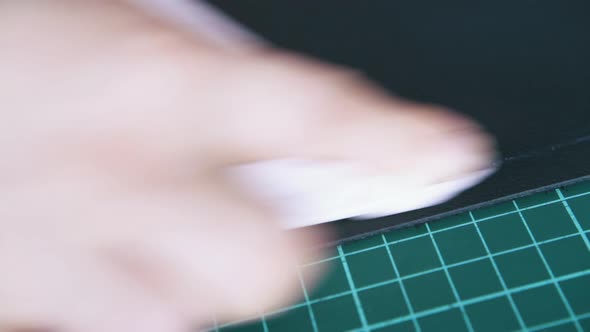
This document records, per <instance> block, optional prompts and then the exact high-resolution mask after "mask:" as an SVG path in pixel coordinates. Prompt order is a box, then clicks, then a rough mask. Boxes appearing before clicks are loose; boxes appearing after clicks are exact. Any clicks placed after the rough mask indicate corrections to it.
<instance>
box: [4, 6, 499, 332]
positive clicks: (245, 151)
mask: <svg viewBox="0 0 590 332" xmlns="http://www.w3.org/2000/svg"><path fill="white" fill-rule="evenodd" d="M0 73H2V77H1V78H0V152H1V153H2V158H1V160H0V184H1V186H0V229H1V231H0V331H2V332H4V331H15V330H17V331H18V330H22V329H32V328H52V329H54V330H57V331H64V332H68V331H72V332H74V331H84V332H85V331H89V332H94V331H116V332H117V331H147V332H152V331H153V332H164V331H168V332H181V331H186V330H187V329H188V328H190V327H193V326H206V325H207V324H209V323H210V322H211V317H212V316H215V317H217V319H218V320H220V321H226V320H233V319H241V318H244V317H249V316H252V315H255V314H256V313H257V312H258V311H259V310H261V309H264V308H266V307H270V306H274V307H276V306H277V305H279V304H284V303H288V302H289V301H291V300H293V296H294V294H295V293H296V292H295V290H296V289H297V288H298V287H299V279H298V276H297V273H296V272H295V271H296V270H295V268H294V266H295V262H296V261H297V260H298V259H307V260H308V259H312V258H313V257H318V255H321V253H318V252H317V251H309V250H304V248H307V247H308V246H309V243H311V242H314V238H317V237H321V236H327V235H326V234H312V233H305V234H301V233H298V235H294V234H293V233H285V232H283V231H281V230H280V228H279V227H278V225H277V222H276V221H277V218H278V217H277V216H276V215H275V214H274V212H273V211H272V210H271V209H270V208H269V207H268V206H265V205H264V202H257V201H254V200H253V199H250V198H248V197H246V196H245V195H243V194H242V193H241V192H239V191H238V190H237V189H236V188H233V187H232V186H231V185H230V184H228V183H227V182H226V181H224V179H223V177H222V176H221V174H222V173H223V170H224V169H225V167H227V166H229V165H234V164H238V163H242V162H248V161H256V160H264V159H271V158H285V157H296V158H307V159H312V160H346V161H353V162H357V163H358V164H359V165H360V166H361V167H365V168H366V169H368V170H370V171H371V172H376V173H380V172H383V173H391V172H396V173H399V174H419V175H420V176H423V178H424V179H425V181H429V182H433V183H434V182H437V181H441V180H444V179H449V178H453V177H456V176H460V175H461V174H464V173H467V172H469V171H473V170H477V169H481V168H485V167H487V166H488V165H489V163H490V161H491V159H492V158H493V156H494V154H493V143H492V140H491V139H490V138H489V137H488V136H487V135H486V134H485V133H483V131H482V130H481V129H480V128H479V127H478V126H477V125H476V124H475V123H473V122H472V121H471V120H468V119H465V118H463V117H460V116H458V115H456V114H454V113H452V112H450V111H448V110H445V109H443V108H441V107H438V106H434V105H423V104H418V103H412V102H409V101H402V100H399V99H395V98H393V97H391V96H389V95H387V94H386V93H384V92H383V91H381V90H380V89H379V88H378V87H376V86H375V85H373V84H371V83H369V82H368V81H367V80H366V79H364V78H363V77H361V75H360V74H358V73H355V72H353V71H350V70H348V69H345V68H339V67H335V66H332V65H327V64H323V63H319V62H317V61H313V60H310V59H307V58H304V57H301V56H296V55H291V54H285V53H283V52H282V51H279V50H271V49H265V48H263V47H262V46H256V45H241V46H239V47H236V48H235V49H231V50H229V49H226V48H221V47H218V46H216V45H215V44H214V43H211V42H209V41H207V40H205V39H204V38H199V36H198V35H195V34H192V33H188V32H186V31H183V30H182V29H180V28H177V27H173V26H171V25H168V24H166V23H164V22H160V21H159V20H158V19H156V18H154V17H151V16H149V15H147V14H146V13H144V12H142V11H141V10H139V9H137V8H135V7H133V6H130V5H127V4H123V3H122V2H119V1H90V0H89V1H81V0H79V1H76V0H69V1H68V0H61V1H58V0H55V1H50V0H46V1H45V0H36V1H33V0H31V1H26V0H23V1H2V2H0ZM401 156H403V158H401ZM310 256H313V257H310Z"/></svg>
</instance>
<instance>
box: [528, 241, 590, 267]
mask: <svg viewBox="0 0 590 332" xmlns="http://www.w3.org/2000/svg"><path fill="white" fill-rule="evenodd" d="M539 247H540V248H541V252H542V253H543V256H545V259H546V260H547V263H548V264H549V266H550V267H551V271H553V274H554V275H555V276H561V275H564V274H568V273H573V272H578V271H583V270H585V269H590V251H588V248H587V247H586V244H585V243H584V240H582V237H581V236H573V237H568V238H565V239H561V240H557V241H554V242H549V243H544V244H542V245H540V246H539Z"/></svg>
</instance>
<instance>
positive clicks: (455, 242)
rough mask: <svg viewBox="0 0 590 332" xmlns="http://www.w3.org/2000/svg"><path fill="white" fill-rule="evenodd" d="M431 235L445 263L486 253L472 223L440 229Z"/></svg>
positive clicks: (456, 261)
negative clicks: (444, 229) (440, 230)
mask: <svg viewBox="0 0 590 332" xmlns="http://www.w3.org/2000/svg"><path fill="white" fill-rule="evenodd" d="M433 236H434V239H435V240H436V244H437V245H438V248H439V249H440V253H441V255H442V257H443V259H444V263H445V264H453V263H458V262H462V261H465V260H468V259H471V258H477V257H482V256H485V255H486V251H485V248H484V246H483V244H482V243H481V239H480V237H479V234H477V231H476V229H475V226H473V225H465V226H461V227H459V228H453V229H451V230H448V231H442V232H440V233H435V234H434V235H433Z"/></svg>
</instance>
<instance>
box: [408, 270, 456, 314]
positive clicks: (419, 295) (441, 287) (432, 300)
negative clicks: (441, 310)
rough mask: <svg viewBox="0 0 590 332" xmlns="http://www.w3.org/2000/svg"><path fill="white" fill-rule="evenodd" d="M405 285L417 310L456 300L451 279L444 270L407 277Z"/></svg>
mask: <svg viewBox="0 0 590 332" xmlns="http://www.w3.org/2000/svg"><path fill="white" fill-rule="evenodd" d="M404 286H405V288H406V292H407V294H408V297H409V299H410V302H411V303H412V307H413V308H414V310H415V311H422V310H426V309H431V308H434V307H438V306H442V305H447V304H449V303H454V302H455V298H454V297H453V293H452V291H451V286H450V285H449V281H448V279H447V277H446V275H445V274H444V273H443V272H442V271H437V272H432V273H427V274H423V275H420V276H417V277H412V278H409V279H406V280H404Z"/></svg>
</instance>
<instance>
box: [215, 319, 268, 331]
mask: <svg viewBox="0 0 590 332" xmlns="http://www.w3.org/2000/svg"><path fill="white" fill-rule="evenodd" d="M219 331H220V332H234V331H236V332H238V331H239V332H263V331H264V327H263V326H262V322H260V321H256V322H249V323H242V324H236V325H229V326H226V327H222V328H220V329H219Z"/></svg>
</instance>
